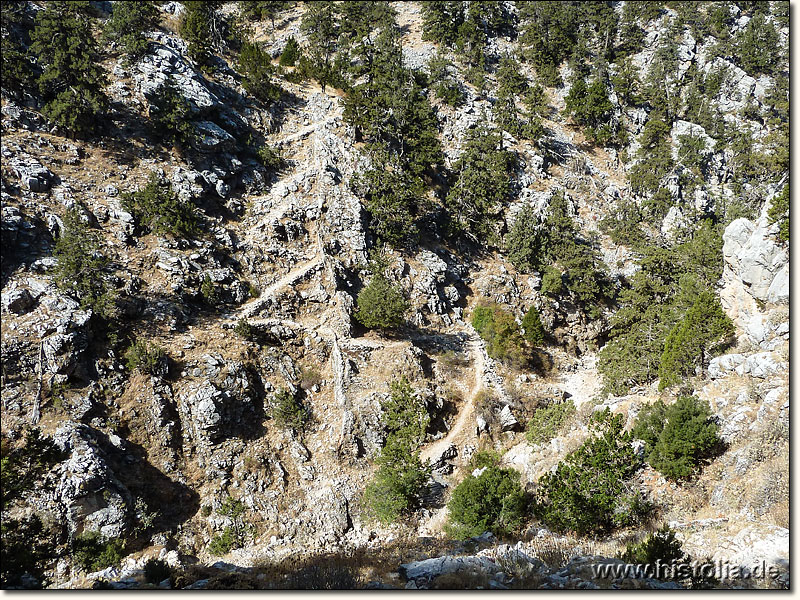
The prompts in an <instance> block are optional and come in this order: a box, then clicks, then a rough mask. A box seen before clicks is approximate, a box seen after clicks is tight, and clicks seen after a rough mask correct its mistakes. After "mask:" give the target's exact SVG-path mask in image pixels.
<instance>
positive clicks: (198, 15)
mask: <svg viewBox="0 0 800 600" xmlns="http://www.w3.org/2000/svg"><path fill="white" fill-rule="evenodd" d="M183 5H184V7H185V8H186V14H185V15H184V17H183V21H182V22H181V26H180V35H181V37H182V38H183V39H184V41H185V42H186V44H187V46H188V51H189V56H190V57H191V59H192V60H193V61H194V62H195V63H197V65H198V66H200V67H201V68H208V67H209V66H210V64H211V62H210V61H211V56H212V53H213V51H214V50H215V49H219V48H220V46H221V45H222V41H223V37H224V32H223V27H222V24H221V19H220V17H219V16H218V15H217V9H219V7H220V6H221V5H222V2H221V0H210V1H205V0H186V1H185V2H184V3H183Z"/></svg>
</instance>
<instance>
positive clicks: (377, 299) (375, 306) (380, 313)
mask: <svg viewBox="0 0 800 600" xmlns="http://www.w3.org/2000/svg"><path fill="white" fill-rule="evenodd" d="M357 303H358V311H356V314H355V317H356V319H358V321H359V322H360V323H361V324H362V325H364V326H365V327H368V328H370V329H380V330H383V331H387V330H391V329H396V328H398V327H400V326H401V325H402V324H403V323H404V321H405V319H404V316H405V313H406V312H407V311H408V308H409V305H408V301H407V300H406V299H405V297H404V296H403V292H402V291H401V290H400V289H399V288H398V287H396V286H394V285H392V283H391V282H390V281H389V280H388V279H386V276H385V275H383V274H382V273H376V274H375V275H373V277H372V279H371V280H370V282H369V284H367V286H366V287H364V289H362V290H361V292H359V294H358V299H357Z"/></svg>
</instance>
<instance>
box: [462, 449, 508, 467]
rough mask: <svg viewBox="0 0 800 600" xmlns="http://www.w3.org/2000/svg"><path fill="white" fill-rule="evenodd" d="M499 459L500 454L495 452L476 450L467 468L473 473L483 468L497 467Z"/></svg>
mask: <svg viewBox="0 0 800 600" xmlns="http://www.w3.org/2000/svg"><path fill="white" fill-rule="evenodd" d="M501 459H502V454H500V453H499V452H498V451H497V450H478V451H477V452H476V453H475V454H473V455H472V458H470V459H469V468H470V469H471V470H473V471H474V470H475V469H481V468H483V467H497V466H499V465H500V460H501Z"/></svg>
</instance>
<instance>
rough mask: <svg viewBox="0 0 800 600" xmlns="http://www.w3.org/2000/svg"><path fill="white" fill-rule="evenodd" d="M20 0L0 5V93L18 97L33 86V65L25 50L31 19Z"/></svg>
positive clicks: (24, 4)
mask: <svg viewBox="0 0 800 600" xmlns="http://www.w3.org/2000/svg"><path fill="white" fill-rule="evenodd" d="M26 4H27V2H24V1H23V0H9V1H7V2H3V3H2V4H1V5H0V23H1V24H0V59H1V60H2V68H1V69H0V82H1V83H2V88H3V91H4V92H7V93H10V94H13V95H16V96H19V95H21V94H22V92H23V91H24V92H30V91H32V88H33V87H34V85H33V84H34V83H35V76H34V72H33V69H34V65H33V63H32V62H31V60H30V57H29V56H28V53H27V52H26V46H27V42H28V41H29V40H28V37H29V35H30V30H31V27H32V22H31V20H30V19H28V18H27V17H26V10H25V8H26Z"/></svg>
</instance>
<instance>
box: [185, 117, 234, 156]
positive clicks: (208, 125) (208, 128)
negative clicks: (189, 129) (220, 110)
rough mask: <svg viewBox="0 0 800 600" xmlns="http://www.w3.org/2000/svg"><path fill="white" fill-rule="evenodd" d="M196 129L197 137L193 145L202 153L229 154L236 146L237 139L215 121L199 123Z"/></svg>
mask: <svg viewBox="0 0 800 600" xmlns="http://www.w3.org/2000/svg"><path fill="white" fill-rule="evenodd" d="M194 127H195V133H196V134H197V135H196V136H195V138H194V139H193V140H192V143H193V144H194V146H195V148H197V150H199V151H200V152H215V153H216V152H227V151H229V150H231V149H232V148H233V147H234V145H235V144H236V139H235V138H234V137H233V136H232V135H231V134H230V133H228V132H227V131H225V130H224V129H223V128H222V127H220V126H219V125H217V124H216V123H214V122H213V121H198V122H197V123H195V124H194Z"/></svg>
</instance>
